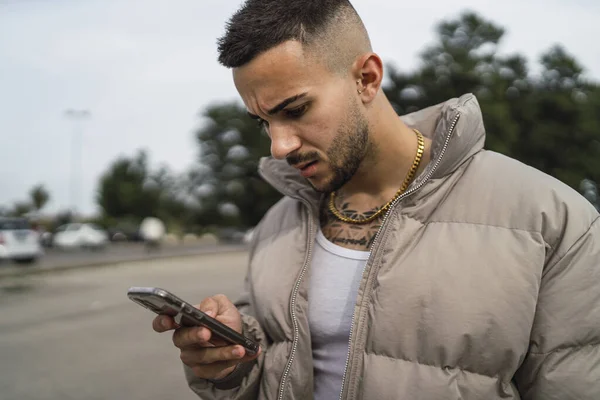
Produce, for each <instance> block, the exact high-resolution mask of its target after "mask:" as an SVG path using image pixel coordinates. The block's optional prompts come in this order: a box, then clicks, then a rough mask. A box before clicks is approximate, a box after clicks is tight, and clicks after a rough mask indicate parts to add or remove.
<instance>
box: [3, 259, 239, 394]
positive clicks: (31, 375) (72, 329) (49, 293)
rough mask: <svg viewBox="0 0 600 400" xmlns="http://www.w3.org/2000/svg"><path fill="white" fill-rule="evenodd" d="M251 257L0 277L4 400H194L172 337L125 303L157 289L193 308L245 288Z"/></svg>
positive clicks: (146, 314) (145, 313)
mask: <svg viewBox="0 0 600 400" xmlns="http://www.w3.org/2000/svg"><path fill="white" fill-rule="evenodd" d="M246 260H247V254H246V252H243V251H241V252H230V253H219V254H211V255H203V256H193V257H183V258H173V259H163V260H154V261H152V260H150V261H142V262H136V263H133V262H132V263H126V264H123V265H121V266H119V267H115V268H81V269H74V270H69V271H63V272H58V273H52V274H44V275H28V276H21V277H10V278H4V279H1V280H0V316H2V318H0V399H2V400H34V399H35V400H59V399H60V400H70V399H73V400H96V399H111V400H117V399H124V400H137V399H139V400H154V399H155V400H165V399H168V400H171V399H178V400H186V399H188V400H193V399H197V396H196V395H195V394H193V393H192V392H191V391H190V389H189V388H188V387H187V385H186V383H185V379H184V377H183V372H182V367H181V363H180V360H179V353H178V352H177V351H176V349H175V348H174V347H173V345H172V342H171V335H170V334H168V333H165V334H157V333H155V332H154V331H152V328H151V321H152V319H153V314H151V313H150V312H149V311H147V310H145V309H143V308H141V307H139V306H137V305H136V304H134V303H133V302H131V301H130V300H129V299H127V297H126V291H127V288H128V287H130V286H159V287H163V288H165V289H168V290H170V291H172V292H174V293H175V294H177V295H179V296H180V297H182V298H183V299H185V300H188V301H189V302H191V303H198V302H199V301H200V300H201V299H203V298H204V297H205V296H208V295H212V294H217V293H224V294H226V295H227V296H229V297H230V298H232V299H233V298H235V297H236V296H237V294H238V293H239V291H240V290H241V288H242V285H243V275H244V271H245V267H246Z"/></svg>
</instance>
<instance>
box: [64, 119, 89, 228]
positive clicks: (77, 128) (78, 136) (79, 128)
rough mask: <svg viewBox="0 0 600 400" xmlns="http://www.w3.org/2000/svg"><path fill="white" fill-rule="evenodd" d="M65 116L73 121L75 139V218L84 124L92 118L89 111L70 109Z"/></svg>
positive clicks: (72, 157)
mask: <svg viewBox="0 0 600 400" xmlns="http://www.w3.org/2000/svg"><path fill="white" fill-rule="evenodd" d="M65 116H66V117H67V118H68V119H69V120H71V121H73V125H74V128H73V137H72V142H71V214H72V215H73V216H75V213H76V212H77V209H78V207H79V206H80V204H79V200H80V199H79V192H80V189H81V188H80V187H79V186H80V183H81V182H80V181H79V177H81V176H82V167H83V166H82V156H81V154H82V152H83V149H82V147H83V122H84V121H85V120H87V119H89V118H90V117H91V113H90V111H89V110H74V109H68V110H66V111H65Z"/></svg>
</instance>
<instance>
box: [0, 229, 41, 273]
mask: <svg viewBox="0 0 600 400" xmlns="http://www.w3.org/2000/svg"><path fill="white" fill-rule="evenodd" d="M42 254H44V250H43V249H42V246H41V245H40V240H39V235H38V233H37V232H36V231H34V230H33V229H31V226H30V225H29V222H28V221H27V219H25V218H0V260H12V261H15V262H18V263H32V262H34V261H36V260H37V259H38V258H39V257H40V256H41V255H42Z"/></svg>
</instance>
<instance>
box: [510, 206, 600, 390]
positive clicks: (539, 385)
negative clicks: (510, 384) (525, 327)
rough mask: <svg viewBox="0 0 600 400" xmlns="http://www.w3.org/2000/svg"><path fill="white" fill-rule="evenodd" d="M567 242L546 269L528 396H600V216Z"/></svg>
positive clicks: (524, 370)
mask: <svg viewBox="0 0 600 400" xmlns="http://www.w3.org/2000/svg"><path fill="white" fill-rule="evenodd" d="M584 230H585V228H584ZM567 246H568V247H567V248H566V249H564V250H561V251H558V253H559V254H558V255H557V257H556V261H554V262H552V263H551V264H549V265H547V266H546V268H545V269H544V272H543V274H542V279H541V284H540V289H539V295H538V303H537V310H536V316H535V321H534V326H533V330H532V333H531V341H530V349H529V353H528V355H527V357H526V358H525V360H524V362H523V364H522V366H521V368H520V369H519V371H518V372H517V375H516V377H515V381H516V384H517V387H518V389H519V392H520V394H521V396H522V398H523V400H598V399H600V219H599V218H598V217H597V216H596V219H595V220H594V222H593V223H592V224H591V226H589V229H587V231H585V232H584V233H583V234H581V233H580V234H579V236H578V237H577V238H576V240H574V241H571V242H570V246H569V245H567Z"/></svg>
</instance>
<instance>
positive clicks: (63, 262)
mask: <svg viewBox="0 0 600 400" xmlns="http://www.w3.org/2000/svg"><path fill="white" fill-rule="evenodd" d="M244 247H245V246H244V245H240V244H229V245H225V244H212V243H202V242H193V243H187V244H164V245H163V246H162V247H161V248H160V249H158V250H153V251H148V250H147V249H146V248H145V247H144V245H143V244H141V243H120V244H111V245H109V246H108V247H107V248H105V249H102V250H72V251H64V250H57V249H53V248H50V249H45V250H44V251H45V254H44V255H43V256H42V257H41V258H40V259H39V260H38V261H37V262H36V263H34V264H31V265H29V264H28V265H22V264H16V263H12V262H9V261H5V262H2V263H0V278H1V277H3V276H5V275H14V274H15V273H19V272H31V270H34V271H40V270H51V269H54V268H65V267H67V268H68V267H80V266H86V265H102V264H111V263H120V262H127V261H139V260H151V259H156V258H170V257H176V256H190V255H192V256H193V255H200V254H205V253H207V252H214V251H222V250H223V249H225V250H228V249H243V248H244Z"/></svg>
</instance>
